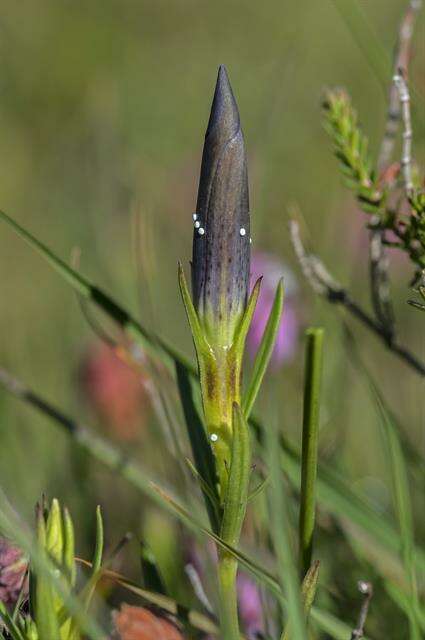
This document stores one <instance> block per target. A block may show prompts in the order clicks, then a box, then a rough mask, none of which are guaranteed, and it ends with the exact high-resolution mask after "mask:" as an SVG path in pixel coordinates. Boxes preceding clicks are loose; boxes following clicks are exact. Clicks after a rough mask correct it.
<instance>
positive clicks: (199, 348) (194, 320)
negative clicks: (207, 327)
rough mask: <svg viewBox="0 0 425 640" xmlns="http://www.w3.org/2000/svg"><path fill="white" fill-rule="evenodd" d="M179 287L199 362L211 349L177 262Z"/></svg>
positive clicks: (182, 272)
mask: <svg viewBox="0 0 425 640" xmlns="http://www.w3.org/2000/svg"><path fill="white" fill-rule="evenodd" d="M179 286H180V293H181V296H182V299H183V304H184V307H185V309H186V315H187V319H188V322H189V326H190V330H191V332H192V338H193V342H194V343H195V349H196V353H197V356H198V360H199V359H200V358H201V357H202V355H203V354H205V355H206V354H208V355H210V353H211V348H210V345H209V344H208V341H207V339H206V338H205V334H204V331H203V329H202V326H201V323H200V322H199V318H198V314H197V312H196V309H195V307H194V306H193V302H192V297H191V295H190V292H189V288H188V286H187V282H186V277H185V275H184V271H183V267H182V265H181V262H179Z"/></svg>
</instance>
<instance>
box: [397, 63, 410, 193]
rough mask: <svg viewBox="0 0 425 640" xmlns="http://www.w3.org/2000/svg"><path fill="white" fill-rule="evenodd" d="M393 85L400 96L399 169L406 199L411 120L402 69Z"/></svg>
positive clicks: (408, 191)
mask: <svg viewBox="0 0 425 640" xmlns="http://www.w3.org/2000/svg"><path fill="white" fill-rule="evenodd" d="M394 84H395V85H396V87H397V91H398V94H399V96H400V104H401V117H402V119H403V125H404V130H403V151H402V156H401V169H402V172H403V180H404V188H405V190H406V195H407V197H409V196H411V194H412V191H413V180H412V118H411V115H410V94H409V89H408V86H407V82H406V79H405V75H404V73H403V70H402V69H399V71H398V73H397V74H396V75H395V76H394Z"/></svg>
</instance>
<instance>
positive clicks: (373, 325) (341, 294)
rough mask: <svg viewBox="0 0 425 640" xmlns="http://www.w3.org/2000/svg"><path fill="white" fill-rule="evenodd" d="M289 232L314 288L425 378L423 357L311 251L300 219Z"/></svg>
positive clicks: (303, 269) (290, 227) (291, 223)
mask: <svg viewBox="0 0 425 640" xmlns="http://www.w3.org/2000/svg"><path fill="white" fill-rule="evenodd" d="M289 234H290V237H291V241H292V245H293V247H294V251H295V254H296V256H297V258H298V260H299V263H300V265H301V268H302V271H303V273H304V276H305V278H306V280H307V281H308V282H309V284H310V286H311V287H312V288H313V290H314V291H315V292H316V293H318V294H319V295H321V296H323V297H324V298H326V299H327V300H328V301H329V302H332V303H333V304H339V305H341V306H343V307H344V308H345V309H346V310H347V311H348V312H349V313H350V314H351V315H352V316H354V317H355V318H357V320H359V321H360V322H361V323H362V324H363V325H365V326H366V327H367V328H368V329H370V331H372V333H374V334H375V335H376V336H377V337H378V338H380V340H381V341H382V342H383V343H384V344H385V346H386V347H387V349H388V350H389V351H391V352H392V353H394V354H395V355H396V356H398V357H399V358H400V359H401V360H403V361H404V362H405V363H406V364H407V365H408V366H409V367H410V368H411V369H413V370H414V371H416V373H418V374H419V375H421V376H422V377H425V363H424V362H422V361H421V360H419V359H418V358H417V357H416V356H415V355H414V354H413V353H411V351H409V350H408V349H407V348H406V347H404V346H403V345H401V344H398V343H397V342H396V341H395V340H394V338H393V336H389V335H388V333H386V331H385V329H384V327H383V326H382V324H381V323H380V322H379V321H377V320H376V319H375V318H374V317H373V316H371V315H370V314H368V313H367V312H366V311H365V310H364V309H363V308H362V307H361V306H360V305H359V304H358V303H357V302H355V300H353V298H352V297H351V295H350V294H349V292H348V291H347V290H346V289H344V287H343V286H342V285H341V284H340V283H339V282H338V281H337V280H335V278H334V277H333V276H332V275H331V273H330V272H329V271H328V269H327V268H326V267H325V265H324V263H323V262H322V260H321V259H320V258H319V257H318V256H315V255H314V254H311V253H307V251H306V250H305V247H304V245H303V243H302V240H301V236H300V230H299V225H298V222H297V221H296V220H291V221H290V223H289Z"/></svg>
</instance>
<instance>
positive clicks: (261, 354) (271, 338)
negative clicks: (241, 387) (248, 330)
mask: <svg viewBox="0 0 425 640" xmlns="http://www.w3.org/2000/svg"><path fill="white" fill-rule="evenodd" d="M283 295H284V294H283V281H282V280H281V281H280V282H279V284H278V286H277V290H276V295H275V298H274V302H273V306H272V309H271V311H270V315H269V319H268V321H267V325H266V328H265V330H264V334H263V337H262V339H261V343H260V346H259V348H258V352H257V355H256V357H255V361H254V366H253V370H252V375H251V380H250V382H249V385H248V388H247V390H246V392H245V395H244V398H243V402H242V409H243V412H244V415H245V417H246V418H248V417H249V415H250V413H251V411H252V407H253V406H254V402H255V399H256V397H257V394H258V392H259V390H260V386H261V383H262V381H263V378H264V374H265V373H266V370H267V367H268V364H269V362H270V358H271V356H272V353H273V348H274V344H275V340H276V335H277V331H278V329H279V324H280V319H281V316H282V310H283Z"/></svg>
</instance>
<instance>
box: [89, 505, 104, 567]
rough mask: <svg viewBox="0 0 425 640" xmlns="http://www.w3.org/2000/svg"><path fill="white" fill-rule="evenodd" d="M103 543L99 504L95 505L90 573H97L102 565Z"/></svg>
mask: <svg viewBox="0 0 425 640" xmlns="http://www.w3.org/2000/svg"><path fill="white" fill-rule="evenodd" d="M103 545H104V533H103V518H102V511H101V508H100V505H97V507H96V542H95V547H94V553H93V560H92V575H94V574H95V573H97V572H98V571H99V569H100V567H101V566H102V556H103Z"/></svg>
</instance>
